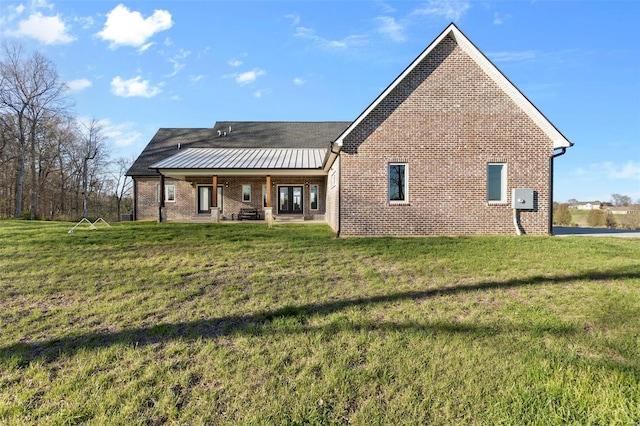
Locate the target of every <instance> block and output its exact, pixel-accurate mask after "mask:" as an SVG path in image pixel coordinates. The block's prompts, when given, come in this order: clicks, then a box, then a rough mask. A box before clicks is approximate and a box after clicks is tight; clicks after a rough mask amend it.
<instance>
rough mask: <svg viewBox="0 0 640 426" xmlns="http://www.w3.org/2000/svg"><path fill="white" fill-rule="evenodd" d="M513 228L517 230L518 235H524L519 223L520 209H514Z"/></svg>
mask: <svg viewBox="0 0 640 426" xmlns="http://www.w3.org/2000/svg"><path fill="white" fill-rule="evenodd" d="M513 226H514V227H515V228H516V235H522V229H521V228H520V223H519V221H518V209H513Z"/></svg>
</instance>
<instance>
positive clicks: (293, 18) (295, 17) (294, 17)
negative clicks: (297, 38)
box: [284, 13, 300, 27]
mask: <svg viewBox="0 0 640 426" xmlns="http://www.w3.org/2000/svg"><path fill="white" fill-rule="evenodd" d="M284 17H285V18H287V19H291V26H293V27H295V26H296V25H298V24H299V23H300V15H296V14H294V13H291V14H289V15H284Z"/></svg>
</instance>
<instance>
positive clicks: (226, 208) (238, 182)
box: [136, 176, 326, 221]
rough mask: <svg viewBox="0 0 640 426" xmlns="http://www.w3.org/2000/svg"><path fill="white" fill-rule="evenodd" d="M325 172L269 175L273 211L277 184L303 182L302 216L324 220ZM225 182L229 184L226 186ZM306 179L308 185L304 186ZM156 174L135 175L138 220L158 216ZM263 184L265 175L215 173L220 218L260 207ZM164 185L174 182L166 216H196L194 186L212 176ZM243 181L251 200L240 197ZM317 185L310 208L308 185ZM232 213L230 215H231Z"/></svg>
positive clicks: (208, 181) (175, 218) (180, 218)
mask: <svg viewBox="0 0 640 426" xmlns="http://www.w3.org/2000/svg"><path fill="white" fill-rule="evenodd" d="M325 180H326V179H325V177H324V176H318V177H316V176H313V177H275V176H274V177H272V178H271V182H272V184H275V186H272V187H271V205H272V206H273V213H274V214H277V211H278V210H277V206H278V204H277V203H278V199H277V197H278V190H277V187H278V185H301V186H303V198H304V199H303V202H304V205H303V212H304V213H303V214H304V217H305V219H317V220H324V213H325V205H326V203H325V198H326V195H325V193H326V189H325V188H326V187H325ZM227 183H228V186H227ZM305 183H309V186H308V187H307V186H305ZM159 184H160V179H159V178H136V185H137V187H138V200H137V201H138V203H137V204H138V208H137V219H138V220H157V219H158V196H157V191H158V185H159ZM265 184H266V177H237V176H234V177H225V176H218V186H222V187H223V189H222V193H223V200H222V203H220V201H219V202H218V205H220V204H222V208H223V210H222V219H229V220H231V219H232V217H236V216H237V213H238V212H239V211H240V209H241V208H243V207H255V208H258V209H259V210H263V205H262V185H265ZM165 185H176V201H175V202H169V201H165V207H166V213H167V220H173V221H189V220H193V219H194V218H195V217H197V216H198V205H197V194H198V193H197V187H198V186H199V185H208V186H211V185H212V178H211V177H206V178H200V177H198V178H195V177H194V178H190V177H187V180H186V181H181V180H175V179H170V178H167V179H165ZM242 185H251V201H249V202H244V201H242ZM311 185H318V192H319V194H318V195H319V198H318V209H317V210H311V204H310V193H309V190H310V187H311ZM232 215H233V216H232Z"/></svg>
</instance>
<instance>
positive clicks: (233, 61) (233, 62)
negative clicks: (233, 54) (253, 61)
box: [227, 58, 242, 67]
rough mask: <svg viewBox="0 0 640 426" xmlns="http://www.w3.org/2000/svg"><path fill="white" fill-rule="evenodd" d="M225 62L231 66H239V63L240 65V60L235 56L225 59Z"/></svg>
mask: <svg viewBox="0 0 640 426" xmlns="http://www.w3.org/2000/svg"><path fill="white" fill-rule="evenodd" d="M227 63H228V64H229V65H231V66H232V67H239V66H240V65H242V61H241V60H240V59H237V58H231V59H229V60H228V61H227Z"/></svg>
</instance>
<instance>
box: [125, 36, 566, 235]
mask: <svg viewBox="0 0 640 426" xmlns="http://www.w3.org/2000/svg"><path fill="white" fill-rule="evenodd" d="M570 146H572V143H571V142H569V141H568V140H567V139H566V138H565V137H564V136H563V135H562V133H560V132H559V131H558V129H556V128H555V127H554V126H553V124H551V122H549V120H547V118H546V117H545V116H544V115H543V114H542V113H541V112H540V111H539V110H538V109H537V108H536V107H535V106H534V105H533V104H532V103H531V102H530V101H529V100H528V99H527V98H526V97H525V96H524V95H523V94H522V93H521V92H520V91H519V90H518V89H517V88H516V87H515V86H514V85H513V84H512V83H511V82H510V81H509V80H508V79H507V78H506V77H505V76H504V75H503V74H502V73H501V72H500V71H499V70H498V69H497V68H496V67H495V66H494V65H493V64H492V63H491V62H490V61H489V60H488V59H487V58H486V57H485V56H484V55H483V54H482V53H481V52H480V50H478V48H476V47H475V46H474V45H473V43H471V41H469V39H468V38H467V37H466V36H465V35H464V34H463V33H462V32H461V31H460V30H459V29H458V28H457V27H456V26H455V25H454V24H451V25H449V26H448V27H447V28H446V29H445V30H444V31H443V32H442V33H441V34H440V35H439V36H438V37H437V38H436V39H435V40H434V41H433V42H432V43H431V44H430V45H429V46H428V47H427V48H426V49H425V50H424V51H423V52H422V53H421V54H420V55H419V56H418V57H417V58H416V59H415V60H414V61H413V62H412V63H411V64H410V65H409V66H408V67H407V68H406V69H405V70H404V71H403V72H402V73H401V74H400V75H399V76H398V77H397V78H396V79H395V80H394V81H393V82H391V84H390V85H389V86H388V87H387V88H386V89H385V90H384V91H383V92H382V93H381V94H380V95H379V96H378V97H377V98H376V99H375V100H373V102H372V103H371V104H370V105H369V106H368V107H367V108H366V109H365V110H364V111H363V112H362V113H361V114H360V115H359V116H358V117H357V118H356V119H355V120H354V121H350V122H305V123H299V122H218V123H216V124H215V126H214V127H213V128H211V129H160V130H159V131H158V133H157V134H156V135H155V136H154V137H153V139H152V140H151V141H150V142H149V144H148V145H147V147H146V148H145V149H144V151H143V152H142V153H141V154H140V157H138V159H137V160H136V162H135V163H134V164H133V166H132V167H131V169H130V170H129V172H128V174H129V175H130V176H132V177H133V178H134V181H135V186H134V188H135V193H134V196H135V211H134V215H135V218H136V219H138V220H140V219H159V220H184V221H190V220H197V219H198V218H203V217H204V218H207V220H214V221H220V220H234V219H237V214H238V213H239V212H240V209H242V208H252V209H255V210H256V212H257V213H258V215H257V216H258V217H266V218H270V217H274V216H275V218H276V220H282V219H291V218H298V219H300V220H302V219H315V220H321V221H324V222H326V223H327V224H328V225H329V226H331V228H333V230H334V231H335V232H336V234H338V235H442V234H445V235H460V234H513V233H522V232H526V233H529V234H548V233H550V232H551V212H552V208H551V206H552V203H553V200H552V189H553V188H552V187H553V161H554V158H556V157H558V156H560V155H562V154H564V153H565V152H566V149H567V148H568V147H570ZM214 189H215V190H214Z"/></svg>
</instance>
